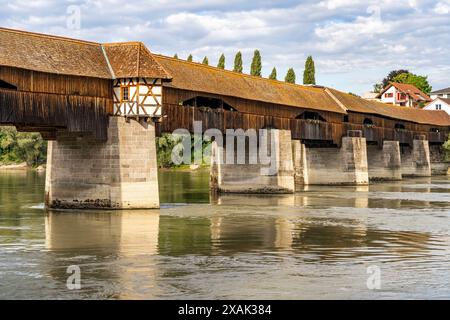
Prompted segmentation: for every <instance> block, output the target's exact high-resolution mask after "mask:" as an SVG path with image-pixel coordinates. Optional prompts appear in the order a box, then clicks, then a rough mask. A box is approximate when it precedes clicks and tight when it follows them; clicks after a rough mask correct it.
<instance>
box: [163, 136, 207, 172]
mask: <svg viewBox="0 0 450 320" xmlns="http://www.w3.org/2000/svg"><path fill="white" fill-rule="evenodd" d="M182 139H183V137H182V136H180V135H173V134H169V133H164V134H163V135H162V136H161V137H158V138H156V157H157V162H158V167H159V168H181V169H185V168H187V167H189V164H175V163H174V162H173V161H172V150H174V149H175V151H176V148H177V147H176V146H177V145H181V142H182ZM196 141H198V142H197V143H201V148H195V146H194V145H195V143H196ZM200 141H201V142H200ZM197 149H198V150H197ZM210 151H211V142H210V141H206V140H204V139H201V138H199V139H196V138H195V136H194V135H191V163H195V162H194V159H202V163H201V164H198V165H200V166H207V165H209V163H210V157H209V155H210Z"/></svg>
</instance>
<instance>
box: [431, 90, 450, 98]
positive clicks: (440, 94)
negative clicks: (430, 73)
mask: <svg viewBox="0 0 450 320" xmlns="http://www.w3.org/2000/svg"><path fill="white" fill-rule="evenodd" d="M430 97H431V99H433V100H434V99H436V98H447V99H448V98H450V88H445V89H441V90H436V91H433V92H432V93H430Z"/></svg>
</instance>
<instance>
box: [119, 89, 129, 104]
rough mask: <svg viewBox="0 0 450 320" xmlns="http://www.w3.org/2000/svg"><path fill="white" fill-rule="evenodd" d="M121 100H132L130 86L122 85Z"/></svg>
mask: <svg viewBox="0 0 450 320" xmlns="http://www.w3.org/2000/svg"><path fill="white" fill-rule="evenodd" d="M120 100H121V101H130V87H128V86H124V87H120Z"/></svg>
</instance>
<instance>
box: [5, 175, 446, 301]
mask: <svg viewBox="0 0 450 320" xmlns="http://www.w3.org/2000/svg"><path fill="white" fill-rule="evenodd" d="M208 174H209V173H208V172H207V171H197V172H195V173H189V172H161V173H160V189H161V202H162V207H161V209H160V210H138V211H120V212H119V211H117V212H115V211H89V212H85V211H52V212H49V211H46V210H45V209H44V206H43V198H44V180H45V179H44V176H43V175H42V174H41V175H40V174H37V173H34V172H0V298H8V299H13V298H25V299H33V298H44V299H54V298H56V299H63V298H69V299H71V298H76V299H79V298H90V299H92V298H101V299H105V298H109V299H137V298H146V299H164V298H174V299H182V298H183V299H184V298H186V299H187V298H191V299H197V298H202V299H204V298H211V299H217V298H218V299H220V298H224V299H225V298H233V299H252V298H253V299H306V298H312V299H325V298H328V299H336V298H344V299H347V298H350V299H369V298H370V299H371V298H374V299H386V298H438V299H446V298H447V299H448V298H450V269H449V267H450V230H449V229H450V228H449V226H450V224H449V218H450V178H447V177H433V178H420V179H419V178H418V179H408V180H404V181H402V182H395V183H379V184H373V185H371V186H370V187H357V188H355V187H309V188H307V189H306V190H304V191H303V192H300V193H297V194H295V195H282V196H280V195H276V196H263V197H261V196H245V195H227V196H220V197H213V196H210V195H209V192H208V179H209V176H208ZM71 265H77V266H79V267H80V270H81V286H82V287H81V289H80V290H72V291H71V290H68V289H67V286H66V281H67V277H68V276H69V274H67V268H68V266H71ZM369 266H376V267H377V268H379V270H380V275H381V289H379V290H370V289H368V287H367V280H368V277H369V276H371V274H368V273H367V267H369Z"/></svg>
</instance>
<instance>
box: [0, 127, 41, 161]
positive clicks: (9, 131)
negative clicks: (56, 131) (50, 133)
mask: <svg viewBox="0 0 450 320" xmlns="http://www.w3.org/2000/svg"><path fill="white" fill-rule="evenodd" d="M46 156H47V143H46V142H45V141H44V140H43V139H42V137H41V135H40V134H39V133H24V132H17V130H16V129H15V128H13V127H0V162H2V163H19V162H26V163H27V164H28V165H39V164H42V163H44V162H45V161H46Z"/></svg>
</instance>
